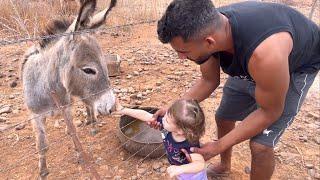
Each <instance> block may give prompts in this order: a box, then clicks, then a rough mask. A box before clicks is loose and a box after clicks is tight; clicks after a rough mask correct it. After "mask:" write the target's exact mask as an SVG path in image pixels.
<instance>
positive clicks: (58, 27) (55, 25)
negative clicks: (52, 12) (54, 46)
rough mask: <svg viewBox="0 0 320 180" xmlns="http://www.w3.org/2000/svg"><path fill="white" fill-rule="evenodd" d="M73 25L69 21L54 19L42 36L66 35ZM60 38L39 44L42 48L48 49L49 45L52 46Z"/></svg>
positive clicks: (42, 41) (45, 40)
mask: <svg viewBox="0 0 320 180" xmlns="http://www.w3.org/2000/svg"><path fill="white" fill-rule="evenodd" d="M71 23H72V21H69V20H67V19H54V20H52V21H51V22H49V23H48V24H47V26H46V28H45V30H44V31H43V32H42V33H41V36H48V35H54V34H60V33H64V32H65V31H66V30H67V29H68V27H69V26H70V25H71ZM59 38H60V37H50V38H44V39H41V40H40V42H39V44H40V47H41V48H46V47H48V45H50V44H51V43H52V42H55V41H56V40H58V39H59Z"/></svg>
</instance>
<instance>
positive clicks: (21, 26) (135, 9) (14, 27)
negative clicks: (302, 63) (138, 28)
mask: <svg viewBox="0 0 320 180" xmlns="http://www.w3.org/2000/svg"><path fill="white" fill-rule="evenodd" d="M67 1H68V5H66V6H65V7H67V8H66V9H62V8H61V5H60V1H59V0H0V37H6V38H4V39H13V38H17V37H30V36H37V35H39V32H41V30H42V29H43V28H44V26H45V25H46V24H47V22H48V21H50V20H51V19H56V18H61V17H65V18H66V17H67V18H68V17H70V16H75V15H76V14H77V9H78V7H77V4H76V2H72V0H67ZM171 1H172V0H118V4H117V7H116V8H115V9H114V10H113V11H112V12H111V14H110V16H109V17H108V20H107V24H108V25H122V24H128V23H133V22H139V21H148V20H155V19H159V18H160V17H161V15H162V14H163V12H164V11H165V8H166V7H167V5H168V4H169V3H170V2H171ZM239 1H243V0H213V2H214V4H215V5H216V7H220V6H222V5H226V4H230V3H234V2H239ZM263 1H268V2H277V3H285V4H287V5H291V6H293V7H295V8H297V9H299V10H301V9H302V12H303V13H304V14H305V15H306V16H308V14H309V11H310V10H311V6H312V4H313V1H314V0H305V1H301V0H263ZM108 4H109V1H105V0H98V8H97V9H98V10H99V9H102V8H105V7H106V6H108ZM318 10H319V7H317V8H316V10H315V12H316V13H315V14H314V17H313V20H315V21H317V20H318V18H319V13H317V11H318ZM317 23H319V22H317ZM127 30H128V31H130V27H128V28H127Z"/></svg>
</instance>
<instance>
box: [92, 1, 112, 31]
mask: <svg viewBox="0 0 320 180" xmlns="http://www.w3.org/2000/svg"><path fill="white" fill-rule="evenodd" d="M116 4H117V0H111V2H110V5H109V7H108V8H106V9H104V10H103V11H101V12H99V13H98V14H96V15H94V16H93V18H92V19H91V20H90V22H89V24H88V28H89V29H94V28H97V27H99V26H101V25H102V24H103V23H104V22H105V20H106V17H107V15H108V14H109V12H110V11H111V9H112V8H113V7H115V6H116Z"/></svg>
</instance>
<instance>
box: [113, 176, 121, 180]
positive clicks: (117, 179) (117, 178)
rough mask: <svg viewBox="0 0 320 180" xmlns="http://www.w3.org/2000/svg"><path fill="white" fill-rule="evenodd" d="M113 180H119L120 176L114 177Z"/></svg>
mask: <svg viewBox="0 0 320 180" xmlns="http://www.w3.org/2000/svg"><path fill="white" fill-rule="evenodd" d="M113 179H114V180H121V176H115V177H114V178H113Z"/></svg>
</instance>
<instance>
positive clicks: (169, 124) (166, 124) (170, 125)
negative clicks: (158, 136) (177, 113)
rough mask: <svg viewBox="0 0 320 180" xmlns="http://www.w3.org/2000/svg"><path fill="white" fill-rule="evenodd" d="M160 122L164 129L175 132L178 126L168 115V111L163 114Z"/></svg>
mask: <svg viewBox="0 0 320 180" xmlns="http://www.w3.org/2000/svg"><path fill="white" fill-rule="evenodd" d="M162 124H163V128H164V129H166V130H167V131H169V132H174V133H176V132H178V130H179V128H178V127H177V125H176V124H175V121H174V119H173V117H172V116H170V115H168V113H166V114H165V115H164V117H163V118H162Z"/></svg>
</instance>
